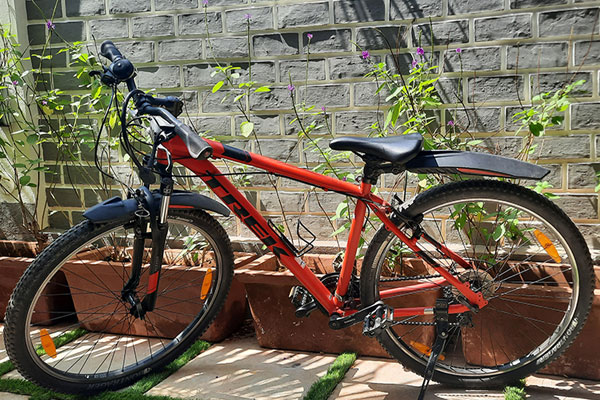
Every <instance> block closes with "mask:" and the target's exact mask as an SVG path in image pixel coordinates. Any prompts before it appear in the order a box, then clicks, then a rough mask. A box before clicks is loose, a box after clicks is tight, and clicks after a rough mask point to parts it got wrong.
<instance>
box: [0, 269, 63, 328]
mask: <svg viewBox="0 0 600 400" xmlns="http://www.w3.org/2000/svg"><path fill="white" fill-rule="evenodd" d="M32 261H33V258H25V257H0V274H1V275H2V279H0V321H4V314H5V312H6V306H7V305H8V300H9V298H10V295H11V294H12V292H13V290H14V288H15V286H16V285H17V282H18V281H19V279H20V278H21V276H22V275H23V272H25V269H26V268H27V267H28V266H29V264H31V262H32ZM66 285H67V281H66V279H65V276H64V274H62V273H61V272H59V273H58V274H56V275H55V276H54V278H52V280H51V281H50V284H49V285H48V286H47V287H46V289H45V290H44V291H43V292H42V296H40V298H39V300H38V302H37V306H36V308H35V313H34V314H33V315H32V317H31V319H32V322H33V323H36V324H43V325H45V324H50V322H51V320H52V319H53V318H57V317H58V316H59V315H58V314H56V313H57V312H72V311H74V309H73V302H72V301H71V297H70V296H57V294H61V293H64V289H65V287H66ZM62 315H64V314H62Z"/></svg>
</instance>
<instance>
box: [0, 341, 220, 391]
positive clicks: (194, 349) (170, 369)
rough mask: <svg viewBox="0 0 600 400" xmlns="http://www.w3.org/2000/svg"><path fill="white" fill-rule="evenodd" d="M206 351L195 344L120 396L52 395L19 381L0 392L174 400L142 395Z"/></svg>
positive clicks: (1, 384)
mask: <svg viewBox="0 0 600 400" xmlns="http://www.w3.org/2000/svg"><path fill="white" fill-rule="evenodd" d="M74 336H75V335H71V336H69V338H70V340H69V341H72V340H74V339H75V337H74ZM66 339H68V338H66ZM66 339H65V340H66ZM66 343H68V342H62V344H66ZM209 347H210V343H208V342H205V341H203V340H198V341H196V342H195V343H194V344H193V345H192V346H191V347H190V348H189V349H187V350H186V351H185V352H184V353H183V354H182V355H181V356H179V357H178V358H177V359H175V360H174V361H172V362H171V363H169V364H168V365H167V366H166V367H165V368H164V369H163V370H162V371H160V372H157V373H154V374H151V375H148V376H145V377H144V378H142V379H140V380H139V381H137V382H136V383H135V384H133V385H132V386H131V387H129V388H127V389H125V390H123V391H120V392H105V393H102V394H99V395H96V396H92V397H90V396H77V395H69V394H63V393H55V392H53V391H51V390H48V389H45V388H42V387H40V386H37V385H36V384H34V383H32V382H29V381H25V380H22V379H0V392H9V393H14V394H23V395H28V396H31V397H30V400H54V399H56V400H79V399H82V400H83V399H90V400H173V399H175V398H174V397H169V396H148V395H145V394H144V393H145V392H147V391H148V390H150V389H152V388H153V387H154V386H156V385H157V384H159V383H160V382H162V381H163V380H164V379H165V378H167V377H168V376H169V375H171V374H172V373H174V372H175V371H177V370H178V369H180V368H181V367H183V366H184V365H185V364H187V363H188V362H190V361H191V360H192V359H193V358H195V357H196V356H197V355H198V354H200V353H202V352H203V351H205V350H206V349H208V348H209ZM8 364H10V365H8ZM9 367H10V369H8V370H7V371H6V372H10V371H12V370H13V369H14V367H13V365H12V363H11V362H10V361H6V362H4V363H2V364H0V372H2V371H3V370H4V369H6V368H9ZM3 368H4V369H3ZM6 372H4V373H6ZM0 375H1V374H0Z"/></svg>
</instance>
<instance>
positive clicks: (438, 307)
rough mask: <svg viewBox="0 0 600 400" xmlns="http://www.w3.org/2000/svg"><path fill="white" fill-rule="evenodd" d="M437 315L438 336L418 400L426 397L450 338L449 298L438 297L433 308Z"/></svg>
mask: <svg viewBox="0 0 600 400" xmlns="http://www.w3.org/2000/svg"><path fill="white" fill-rule="evenodd" d="M433 313H434V315H435V323H436V324H435V326H436V337H435V342H434V343H433V348H432V349H431V354H430V355H429V361H427V367H426V368H425V374H424V375H423V384H422V385H421V391H420V392H419V398H418V400H423V399H424V398H425V392H427V387H428V386H429V381H431V378H432V377H433V372H434V368H435V364H436V363H437V360H438V358H439V357H440V354H442V350H444V346H445V345H446V340H447V339H448V300H447V299H437V300H436V302H435V308H434V309H433Z"/></svg>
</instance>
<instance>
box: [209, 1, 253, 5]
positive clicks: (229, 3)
mask: <svg viewBox="0 0 600 400" xmlns="http://www.w3.org/2000/svg"><path fill="white" fill-rule="evenodd" d="M252 2H253V3H254V1H252ZM246 3H248V2H247V1H246V0H209V3H208V6H209V7H212V6H235V5H239V4H246Z"/></svg>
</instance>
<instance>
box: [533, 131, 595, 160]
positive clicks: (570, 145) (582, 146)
mask: <svg viewBox="0 0 600 400" xmlns="http://www.w3.org/2000/svg"><path fill="white" fill-rule="evenodd" d="M534 144H537V147H536V149H535V151H534V154H533V156H532V158H533V159H540V160H544V159H553V158H559V159H569V158H588V157H590V136H589V135H570V136H544V137H541V138H535V140H534Z"/></svg>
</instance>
